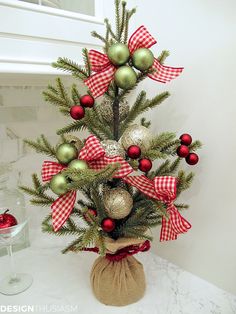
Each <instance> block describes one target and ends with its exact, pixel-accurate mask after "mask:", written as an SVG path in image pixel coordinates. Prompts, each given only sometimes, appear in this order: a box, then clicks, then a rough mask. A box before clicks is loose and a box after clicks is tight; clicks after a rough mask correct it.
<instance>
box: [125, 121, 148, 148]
mask: <svg viewBox="0 0 236 314" xmlns="http://www.w3.org/2000/svg"><path fill="white" fill-rule="evenodd" d="M152 138H153V136H152V133H151V132H150V131H149V129H147V128H145V127H144V126H142V125H138V124H134V125H131V126H130V127H128V128H127V129H126V130H125V132H124V133H123V135H122V136H121V139H120V142H121V145H122V146H123V148H124V149H125V150H127V149H128V148H129V147H130V146H131V145H138V146H139V147H140V149H141V152H142V154H143V153H145V152H147V151H148V150H149V149H150V146H151V141H152Z"/></svg>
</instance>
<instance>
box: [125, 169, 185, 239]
mask: <svg viewBox="0 0 236 314" xmlns="http://www.w3.org/2000/svg"><path fill="white" fill-rule="evenodd" d="M123 180H124V181H125V182H126V183H129V184H131V185H132V186H134V187H136V188H137V189H138V190H140V191H141V192H142V193H144V194H146V195H147V196H149V197H150V198H153V199H156V200H159V201H162V202H164V203H165V204H166V205H167V213H168V214H169V219H168V220H166V218H165V217H162V227H161V234H160V241H169V240H176V239H177V235H178V234H181V233H185V232H187V231H188V229H190V228H191V224H190V223H189V222H188V221H187V220H186V219H184V218H183V217H182V216H181V215H180V213H179V211H178V209H177V208H176V207H175V206H174V203H173V202H174V200H175V199H176V185H177V179H176V178H174V177H171V176H164V177H155V178H154V179H153V181H152V180H150V179H148V178H147V177H145V175H141V176H130V177H126V178H123Z"/></svg>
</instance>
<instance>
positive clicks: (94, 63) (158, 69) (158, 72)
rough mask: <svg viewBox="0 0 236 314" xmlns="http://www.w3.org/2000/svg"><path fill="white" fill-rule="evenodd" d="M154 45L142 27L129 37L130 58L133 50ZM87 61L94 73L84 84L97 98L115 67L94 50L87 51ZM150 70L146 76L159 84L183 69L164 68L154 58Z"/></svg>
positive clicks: (103, 90) (105, 56)
mask: <svg viewBox="0 0 236 314" xmlns="http://www.w3.org/2000/svg"><path fill="white" fill-rule="evenodd" d="M155 44H156V40H155V38H153V37H152V35H151V34H150V33H149V32H148V31H147V29H146V27H145V26H143V25H142V26H140V27H139V28H138V29H137V30H136V31H135V32H134V33H133V35H132V36H131V37H130V39H129V42H128V48H129V51H130V54H131V56H132V54H133V53H134V52H135V50H137V49H139V48H150V47H152V46H153V45H155ZM89 61H90V64H91V67H92V70H93V71H94V72H96V73H95V74H93V75H92V76H90V77H89V78H88V79H86V80H85V81H84V82H85V84H86V85H87V86H88V88H89V89H90V91H91V92H92V94H93V96H94V98H97V97H99V96H101V95H103V94H104V93H105V92H106V91H107V89H108V87H109V84H110V82H111V81H112V79H113V77H114V74H115V71H116V67H115V66H114V65H113V64H112V63H111V61H110V60H109V58H108V56H107V55H106V54H104V53H101V52H98V51H96V50H90V51H89ZM151 69H153V70H155V71H154V72H153V73H150V74H148V76H149V77H150V78H151V79H153V80H155V81H158V82H161V83H166V82H169V81H171V80H172V79H174V78H175V77H177V76H178V75H179V74H180V73H181V72H182V71H183V68H173V67H169V66H164V65H162V64H161V63H160V62H159V61H158V59H156V58H155V59H154V64H153V66H152V68H151Z"/></svg>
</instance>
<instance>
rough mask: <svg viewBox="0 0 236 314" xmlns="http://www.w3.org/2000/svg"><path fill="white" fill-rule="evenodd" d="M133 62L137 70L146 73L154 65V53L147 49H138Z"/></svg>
mask: <svg viewBox="0 0 236 314" xmlns="http://www.w3.org/2000/svg"><path fill="white" fill-rule="evenodd" d="M132 62H133V65H134V67H135V68H136V69H138V70H140V71H146V70H148V69H149V68H150V67H151V66H152V65H153V63H154V56H153V53H152V52H151V50H149V49H147V48H140V49H137V50H136V51H135V52H134V54H133V56H132Z"/></svg>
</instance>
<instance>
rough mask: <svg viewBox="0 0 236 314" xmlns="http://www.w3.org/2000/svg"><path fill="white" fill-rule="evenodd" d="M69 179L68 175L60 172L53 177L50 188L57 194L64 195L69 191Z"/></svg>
mask: <svg viewBox="0 0 236 314" xmlns="http://www.w3.org/2000/svg"><path fill="white" fill-rule="evenodd" d="M67 184H68V181H67V179H66V177H65V176H64V175H63V174H61V173H58V174H56V175H55V176H53V177H52V179H51V181H50V189H51V190H52V191H53V192H54V193H55V194H57V195H63V194H65V193H66V192H68V186H67Z"/></svg>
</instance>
